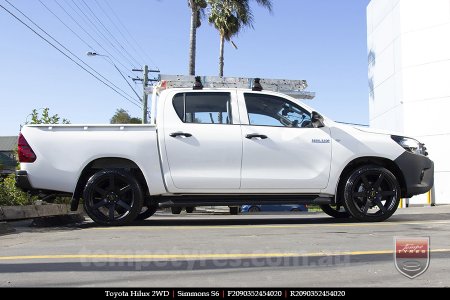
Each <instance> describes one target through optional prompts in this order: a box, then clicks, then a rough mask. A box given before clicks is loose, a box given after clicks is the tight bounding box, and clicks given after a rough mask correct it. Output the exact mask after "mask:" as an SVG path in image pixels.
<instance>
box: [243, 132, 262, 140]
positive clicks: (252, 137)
mask: <svg viewBox="0 0 450 300" xmlns="http://www.w3.org/2000/svg"><path fill="white" fill-rule="evenodd" d="M245 138H246V139H254V138H260V139H262V140H265V139H267V135H264V134H257V133H252V134H247V135H246V136H245Z"/></svg>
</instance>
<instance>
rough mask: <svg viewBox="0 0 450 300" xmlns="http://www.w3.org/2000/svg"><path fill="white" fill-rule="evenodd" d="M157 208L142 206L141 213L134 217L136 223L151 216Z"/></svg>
mask: <svg viewBox="0 0 450 300" xmlns="http://www.w3.org/2000/svg"><path fill="white" fill-rule="evenodd" d="M157 209H158V208H157V207H155V206H146V205H144V206H142V209H141V212H140V213H139V215H138V216H137V217H136V221H142V220H145V219H148V218H150V217H151V216H153V215H154V214H155V212H156V210H157Z"/></svg>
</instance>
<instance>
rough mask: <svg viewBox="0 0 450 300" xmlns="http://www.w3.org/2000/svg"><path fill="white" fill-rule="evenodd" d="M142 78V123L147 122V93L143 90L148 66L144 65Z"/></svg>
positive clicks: (146, 81)
mask: <svg viewBox="0 0 450 300" xmlns="http://www.w3.org/2000/svg"><path fill="white" fill-rule="evenodd" d="M143 75H144V76H143V80H142V84H143V85H144V88H143V91H144V94H143V95H142V106H143V108H142V109H143V112H142V124H147V111H148V95H147V93H146V92H145V88H146V87H147V84H148V66H147V65H145V66H144V74H143Z"/></svg>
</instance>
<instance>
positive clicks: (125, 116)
mask: <svg viewBox="0 0 450 300" xmlns="http://www.w3.org/2000/svg"><path fill="white" fill-rule="evenodd" d="M110 123H111V124H142V119H140V118H135V117H132V116H130V114H129V113H128V112H127V111H126V110H125V109H123V108H120V109H117V110H116V113H115V114H114V116H113V117H112V118H111V120H110Z"/></svg>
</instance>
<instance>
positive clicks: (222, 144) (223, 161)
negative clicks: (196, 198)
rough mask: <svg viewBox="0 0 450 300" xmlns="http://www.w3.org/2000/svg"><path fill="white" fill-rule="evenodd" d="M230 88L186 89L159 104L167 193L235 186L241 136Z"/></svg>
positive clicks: (237, 186)
mask: <svg viewBox="0 0 450 300" xmlns="http://www.w3.org/2000/svg"><path fill="white" fill-rule="evenodd" d="M236 102H237V101H236V92H235V91H223V92H222V91H220V92H211V91H186V92H178V93H173V95H170V98H168V100H167V101H165V108H164V146H165V154H166V155H165V158H166V159H167V164H168V168H169V172H170V177H169V176H167V175H168V174H165V177H166V183H167V184H168V189H169V191H171V192H183V191H186V192H189V193H193V192H196V191H197V192H208V191H209V190H211V191H212V190H213V191H214V192H220V190H224V191H230V190H238V189H239V188H240V179H241V159H242V140H241V129H240V125H239V123H240V122H239V114H238V110H237V105H236Z"/></svg>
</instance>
